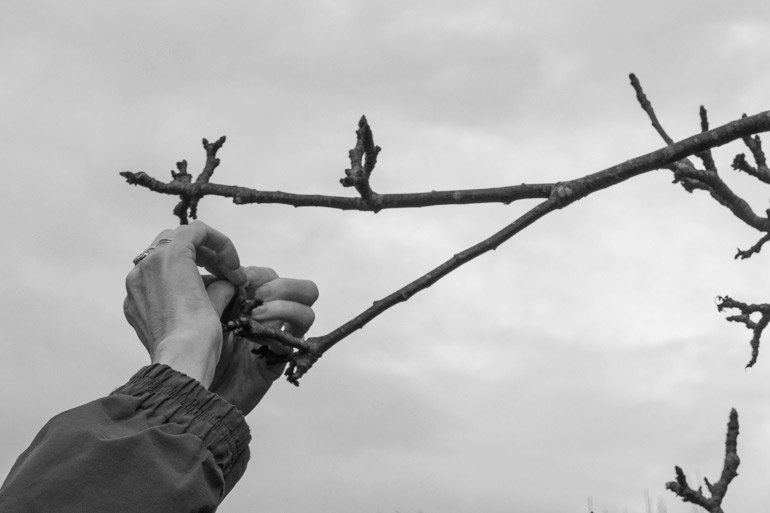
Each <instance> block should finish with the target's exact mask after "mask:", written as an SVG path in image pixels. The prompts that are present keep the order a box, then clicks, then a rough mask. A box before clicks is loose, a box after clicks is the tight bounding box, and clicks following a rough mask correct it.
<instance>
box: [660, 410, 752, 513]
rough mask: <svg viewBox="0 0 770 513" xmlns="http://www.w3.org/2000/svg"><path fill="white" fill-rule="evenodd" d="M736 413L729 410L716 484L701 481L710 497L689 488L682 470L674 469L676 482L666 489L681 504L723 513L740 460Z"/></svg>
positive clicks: (714, 512) (700, 491) (713, 512)
mask: <svg viewBox="0 0 770 513" xmlns="http://www.w3.org/2000/svg"><path fill="white" fill-rule="evenodd" d="M738 431H739V425H738V412H737V411H736V410H735V408H733V409H732V410H730V420H729V421H728V423H727V437H726V440H725V460H724V464H723V466H722V474H721V476H720V478H719V481H717V482H716V483H713V484H712V483H711V482H709V480H708V479H704V480H703V481H704V482H705V483H706V487H707V488H708V490H709V493H710V494H711V497H706V496H704V495H703V489H702V487H700V486H699V487H698V489H697V490H693V489H692V488H690V485H689V484H688V483H687V478H686V477H685V475H684V472H682V469H681V468H679V467H678V466H677V467H674V470H675V472H676V481H671V482H669V483H666V489H667V490H670V491H672V492H674V493H675V494H676V495H677V496H678V497H679V498H680V499H682V501H683V502H690V503H692V504H696V505H698V506H700V507H701V508H703V509H705V510H706V511H708V512H709V513H724V511H723V510H722V501H723V500H724V498H725V494H727V488H728V487H729V486H730V483H731V482H732V480H733V479H734V478H735V477H736V476H737V475H738V466H739V465H740V463H741V459H740V458H739V457H738Z"/></svg>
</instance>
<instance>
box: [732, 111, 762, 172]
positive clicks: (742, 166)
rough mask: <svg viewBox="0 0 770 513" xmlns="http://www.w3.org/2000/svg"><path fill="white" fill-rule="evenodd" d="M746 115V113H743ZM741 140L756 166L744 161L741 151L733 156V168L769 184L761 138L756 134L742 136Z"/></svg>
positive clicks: (744, 156) (744, 157)
mask: <svg viewBox="0 0 770 513" xmlns="http://www.w3.org/2000/svg"><path fill="white" fill-rule="evenodd" d="M743 117H744V118H745V117H746V114H744V115H743ZM743 142H744V144H746V146H747V147H748V148H749V151H751V155H752V156H753V157H754V162H756V164H757V167H754V166H752V165H751V164H749V163H748V161H746V155H745V154H743V153H741V154H739V155H736V156H735V159H734V160H733V169H735V170H736V171H743V172H744V173H746V174H748V175H751V176H753V177H754V178H756V179H757V180H759V181H761V182H764V183H766V184H770V169H768V167H767V160H766V159H765V152H764V151H762V140H761V139H760V138H759V136H758V135H756V136H754V137H751V136H748V135H747V136H745V137H743Z"/></svg>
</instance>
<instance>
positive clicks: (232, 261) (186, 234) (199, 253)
mask: <svg viewBox="0 0 770 513" xmlns="http://www.w3.org/2000/svg"><path fill="white" fill-rule="evenodd" d="M159 243H160V245H159ZM173 246H176V247H180V246H181V247H185V246H186V247H189V248H190V249H192V251H193V258H194V259H195V264H196V265H198V266H200V267H205V268H206V270H208V271H209V272H210V273H212V274H214V275H216V276H219V277H220V278H224V279H226V280H228V281H229V282H230V283H232V284H233V285H235V286H236V287H243V286H246V284H247V283H248V277H247V275H246V271H245V269H243V268H242V267H241V263H240V258H239V257H238V252H237V251H236V249H235V245H234V244H233V242H232V241H231V240H230V239H229V238H228V237H227V236H226V235H225V234H223V233H222V232H220V231H218V230H215V229H214V228H212V227H210V226H208V225H206V224H205V223H203V222H201V221H193V222H192V223H191V224H189V225H184V226H179V227H177V228H174V229H173V230H163V231H162V232H161V233H160V234H159V235H158V236H157V237H156V238H155V240H154V241H153V244H152V246H150V247H151V248H155V250H154V251H153V252H157V251H161V250H165V248H166V247H169V248H171V247H173Z"/></svg>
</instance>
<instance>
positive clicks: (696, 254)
mask: <svg viewBox="0 0 770 513" xmlns="http://www.w3.org/2000/svg"><path fill="white" fill-rule="evenodd" d="M767 62H770V4H768V3H767V2H761V1H759V0H750V1H740V0H739V1H735V2H730V3H728V2H716V1H711V0H706V1H699V2H685V1H680V0H667V1H658V0H652V1H647V2H629V1H625V0H612V1H610V0H595V1H566V0H537V1H534V0H521V1H516V2H513V1H509V2H504V1H493V0H474V1H472V2H470V1H467V2H461V1H452V2H450V1H438V0H434V1H425V0H412V1H409V2H405V1H399V0H391V1H389V2H379V1H359V2H353V1H344V0H316V1H312V2H311V1H283V2H277V1H260V2H248V1H222V2H204V1H198V0H187V1H184V2H182V1H163V0H161V1H156V2H136V1H133V2H129V1H122V0H116V1H109V2H107V1H96V0H93V1H82V0H70V1H68V2H53V1H32V2H31V1H18V0H6V1H4V2H3V8H2V15H1V16H0V70H2V71H1V73H2V80H0V94H1V95H2V96H1V97H2V102H0V145H1V147H2V151H0V162H1V163H2V169H3V175H4V178H3V186H2V188H0V208H1V209H2V214H3V216H2V217H3V221H4V223H3V224H4V228H3V231H4V233H5V236H4V243H3V250H2V252H0V269H2V271H1V272H2V282H3V284H4V286H3V287H2V303H1V304H0V320H1V322H0V330H1V331H0V334H1V336H0V344H1V345H0V348H2V357H1V358H0V387H2V389H3V390H5V394H3V399H2V408H3V411H4V419H5V422H2V423H0V473H5V472H7V470H8V469H9V468H10V466H11V465H12V464H13V461H14V460H15V458H16V456H17V455H18V454H19V453H20V452H21V451H22V450H23V449H24V448H25V447H26V446H27V445H28V443H29V442H30V441H31V439H32V437H33V436H34V434H35V433H36V431H37V430H38V429H39V428H40V427H41V426H42V424H43V423H44V422H45V421H46V420H47V419H48V418H50V417H51V416H52V415H54V414H55V413H58V412H59V411H62V410H64V409H67V408H71V407H74V406H76V405H78V404H81V403H83V402H86V401H89V400H92V399H95V398H97V397H99V396H101V395H104V394H107V393H109V392H110V391H111V390H112V389H113V388H115V387H117V386H119V385H121V384H122V383H124V382H125V381H126V380H127V379H128V378H129V377H130V376H131V375H132V374H133V373H134V372H135V371H136V370H137V369H139V368H140V367H141V366H143V365H145V364H147V363H148V358H147V356H146V354H145V352H144V349H143V347H142V346H141V344H140V343H139V342H138V340H137V339H136V337H135V335H134V333H133V331H132V329H131V328H130V326H129V325H128V324H127V323H126V322H125V319H124V317H123V312H122V301H123V297H124V293H125V292H124V290H125V289H124V277H125V275H126V273H127V272H128V270H129V269H130V267H131V259H132V258H133V257H134V256H135V255H136V254H137V253H139V252H140V251H141V250H143V249H144V248H145V247H146V246H147V245H148V244H149V243H150V242H151V241H152V239H153V238H154V237H155V235H156V234H157V233H158V232H159V231H160V230H162V229H163V228H166V227H169V226H173V225H174V224H175V223H176V219H175V218H174V217H173V216H172V214H171V210H172V208H173V206H174V204H175V199H174V198H172V197H169V196H161V195H158V194H154V193H150V192H148V191H147V190H145V189H140V188H134V187H130V186H128V185H127V184H126V183H125V182H124V180H123V179H122V178H121V177H120V176H119V175H118V173H119V172H120V171H124V170H131V171H146V172H148V173H150V174H152V175H153V176H155V177H156V178H162V179H164V180H165V179H167V178H168V177H169V170H170V169H172V168H173V167H174V163H175V162H176V161H177V160H181V159H183V158H185V159H187V160H188V161H189V162H190V167H191V169H193V170H197V169H200V167H201V166H202V163H203V157H204V153H203V150H202V149H201V147H200V140H201V138H203V137H207V138H209V139H216V138H217V137H219V136H221V135H227V143H226V144H225V146H224V147H223V149H222V150H221V152H220V157H221V159H222V164H221V165H220V167H219V168H218V169H217V171H216V173H215V175H214V179H213V181H215V182H218V183H226V184H236V185H242V186H247V187H253V188H257V189H262V190H283V191H290V192H301V193H318V194H334V195H339V194H350V195H353V194H354V191H350V190H346V189H345V190H343V189H341V187H340V185H339V178H341V177H342V176H343V170H344V169H345V167H348V165H349V162H348V160H347V150H348V149H349V148H351V147H352V145H353V144H354V142H355V135H354V133H353V132H354V130H355V128H356V123H357V121H358V119H359V117H360V116H361V115H362V114H366V116H367V118H368V119H369V121H370V122H371V124H372V127H373V130H374V135H375V140H376V142H377V143H378V144H379V145H380V146H382V147H383V150H382V153H381V154H380V158H379V163H378V166H377V169H376V171H375V174H374V176H373V182H372V185H373V187H374V188H375V190H377V191H378V192H383V193H385V192H418V191H427V190H432V189H459V188H480V187H494V186H503V185H514V184H519V183H524V182H527V183H531V182H555V181H560V180H568V179H572V178H576V177H579V176H582V175H585V174H588V173H591V172H595V171H599V170H601V169H604V168H606V167H609V166H611V165H613V164H617V163H619V162H623V161H625V160H627V159H630V158H632V157H636V156H639V155H642V154H644V153H647V152H649V151H653V150H656V149H658V148H660V147H661V146H662V142H661V140H660V139H659V138H658V136H657V135H656V134H655V132H654V131H653V129H652V127H651V126H650V123H649V121H648V119H647V118H646V116H645V115H644V113H643V112H642V111H641V109H640V108H639V107H638V105H637V103H636V99H635V97H634V93H633V90H632V89H631V87H630V85H629V83H628V74H629V73H630V72H634V73H636V74H637V75H638V76H639V78H640V80H641V81H642V84H643V85H644V86H645V89H646V91H647V94H648V96H649V98H650V99H651V101H652V102H653V104H654V106H655V107H656V109H657V112H658V115H659V118H660V119H661V122H662V123H663V124H664V125H665V126H666V128H667V129H668V131H669V133H670V134H671V135H672V137H673V138H674V139H682V138H685V137H687V136H690V135H693V134H694V133H696V132H697V131H699V129H700V126H699V119H698V108H699V106H700V105H705V106H706V107H707V108H708V109H709V114H710V118H711V123H712V126H717V125H720V124H723V123H726V122H728V121H731V120H734V119H736V118H738V117H740V116H741V115H742V114H743V113H748V114H754V113H757V112H760V111H764V110H767V109H768V108H770V99H769V98H768V96H767V91H768V86H769V85H770V70H769V69H768V68H767V66H766V64H767ZM744 151H745V149H744V148H743V147H741V146H740V145H739V144H732V145H729V146H726V147H725V148H722V149H719V150H717V151H716V152H715V158H716V161H717V164H718V165H719V166H720V170H721V172H722V174H723V175H724V176H725V178H726V180H728V182H729V183H730V184H731V186H733V187H734V188H735V190H736V191H739V192H740V193H741V194H743V195H744V196H745V197H746V198H747V199H748V200H749V201H751V202H752V205H753V206H754V208H755V210H756V211H758V212H763V211H764V209H765V208H766V207H767V195H766V193H765V192H764V190H763V189H761V187H759V186H758V184H757V183H754V182H752V181H751V180H749V179H748V178H747V177H745V176H739V175H737V173H736V172H735V171H733V170H732V169H730V162H731V161H732V158H733V156H734V155H735V154H736V153H738V152H744ZM535 204H536V203H535V202H534V201H524V202H516V203H514V204H511V205H508V206H504V205H468V206H462V207H435V208H430V209H415V210H392V211H383V212H381V213H379V214H376V215H373V214H371V213H362V212H340V211H334V210H324V209H311V208H297V209H295V208H292V207H287V206H280V205H276V206H256V205H251V206H236V205H233V204H232V203H231V202H229V201H227V200H224V199H221V198H206V199H204V200H203V201H202V202H201V206H200V211H199V214H200V218H201V219H202V220H204V221H205V222H207V223H209V224H211V225H212V226H214V227H216V228H218V229H220V230H221V231H223V232H225V233H227V234H228V235H229V236H230V237H231V238H232V239H233V240H234V241H235V243H236V245H237V247H238V249H239V253H240V255H241V258H242V260H243V261H244V263H246V264H250V265H264V266H270V267H273V268H274V269H275V270H276V271H277V272H278V273H279V274H281V275H284V276H291V277H299V278H309V279H313V280H314V281H316V283H317V284H318V286H319V289H320V291H321V298H320V300H319V301H318V303H317V304H316V308H315V310H316V314H317V320H316V325H315V326H314V327H313V329H312V330H311V332H310V335H319V334H324V333H327V332H329V331H331V330H332V329H334V328H335V327H337V326H338V325H340V324H342V323H343V322H344V321H346V320H348V319H350V318H351V317H353V316H354V315H356V314H357V313H359V312H360V311H361V310H363V309H364V308H366V307H367V306H368V305H369V304H371V302H372V301H374V300H377V299H379V298H381V297H383V296H385V295H387V294H389V293H390V292H392V291H393V290H395V289H396V288H398V287H400V286H401V285H403V284H405V283H407V282H409V281H411V280H413V279H414V278H416V277H418V276H420V275H421V274H423V273H425V272H427V271H428V270H430V269H432V268H433V267H435V266H437V265H438V264H440V263H442V262H443V261H445V260H446V259H448V258H449V257H451V256H452V255H453V254H454V253H457V252H459V251H461V250H463V249H465V248H466V247H468V246H470V245H472V244H475V243H477V242H478V241H480V240H481V239H483V238H486V237H487V236H489V235H491V234H492V233H494V232H495V231H497V230H499V229H500V228H502V227H503V226H505V225H506V224H508V223H510V222H511V221H513V220H514V219H516V218H517V217H518V216H519V215H521V214H522V213H523V212H525V211H526V210H527V209H529V208H531V207H532V206H534V205H535ZM757 239H758V235H757V233H756V232H754V231H753V230H752V229H750V228H748V227H746V226H745V225H743V224H742V223H740V222H739V221H738V220H737V219H735V218H733V217H732V216H731V214H730V213H729V212H727V211H726V210H725V209H724V208H722V207H721V206H719V205H718V204H716V202H714V201H713V200H711V199H710V198H709V197H707V196H706V195H705V194H692V195H688V194H687V193H686V192H684V191H683V190H682V189H681V188H680V187H678V186H675V185H672V184H671V176H670V173H669V172H668V171H665V170H664V171H658V172H652V173H649V174H647V175H643V176H640V177H637V178H635V179H632V180H630V181H628V182H626V183H623V184H621V185H618V186H616V187H613V188H611V189H608V190H605V191H602V192H600V193H597V194H595V195H592V196H590V197H589V198H587V199H585V200H582V201H581V202H579V203H576V204H573V205H571V206H570V207H569V208H567V209H564V210H562V211H559V212H556V213H554V214H552V215H550V216H548V217H546V218H544V219H543V220H541V221H539V222H537V223H536V224H535V225H534V226H532V227H530V228H528V229H527V230H525V231H524V232H522V233H521V234H520V235H519V236H516V237H515V238H514V239H512V240H511V241H509V242H508V243H506V244H505V245H503V246H501V247H500V248H498V250H497V251H495V252H492V253H491V254H487V255H484V256H482V257H481V258H479V259H478V260H476V261H474V262H471V263H470V264H468V265H466V266H465V267H463V268H461V269H459V270H458V271H456V272H455V273H453V274H451V275H450V276H448V277H447V278H445V279H443V280H442V281H441V282H439V283H438V284H436V285H435V286H433V287H431V288H430V289H428V290H426V291H424V292H422V293H420V294H419V295H417V296H415V297H414V298H412V299H410V300H409V302H408V303H406V304H402V305H399V306H397V307H395V308H394V309H392V310H391V311H389V312H387V313H385V314H384V315H382V316H381V317H379V318H378V319H376V320H375V321H373V322H372V323H371V324H370V325H368V326H367V327H366V328H364V329H363V330H362V331H360V332H357V333H355V334H354V335H353V336H351V337H350V338H349V339H347V340H345V341H343V342H342V343H340V345H339V346H337V347H335V348H334V349H333V350H332V351H331V352H329V353H328V354H327V355H326V356H325V357H324V358H323V359H322V360H321V361H320V362H319V363H318V364H317V366H316V367H315V368H313V369H312V371H311V372H310V373H309V374H308V375H307V376H306V377H305V378H304V379H303V382H302V385H301V386H300V387H299V388H298V389H296V388H294V387H292V386H291V385H289V384H287V383H285V382H279V383H277V384H276V385H275V386H274V388H273V390H271V392H270V394H269V395H268V397H267V398H266V399H265V400H264V401H263V403H262V404H260V405H259V406H258V407H257V409H256V410H255V411H254V412H253V413H252V414H251V415H250V416H249V417H248V420H249V423H250V425H251V428H252V433H253V437H254V440H253V442H252V446H251V448H252V461H251V465H250V468H249V469H248V471H247V474H246V475H245V477H244V478H243V480H242V481H241V483H240V484H239V486H238V487H237V488H236V489H235V491H234V492H233V493H232V494H231V495H230V496H229V497H228V498H227V499H226V501H225V502H224V504H223V505H222V507H221V508H220V511H222V512H223V513H234V512H241V511H262V512H270V513H296V512H304V511H315V512H336V513H354V512H355V513H362V512H371V513H387V512H396V511H398V512H402V513H406V512H414V513H416V512H423V513H456V512H457V513H459V512H466V511H484V512H489V513H497V512H512V511H513V512H528V513H557V512H568V511H569V512H585V511H587V508H588V498H589V497H591V498H592V502H593V505H594V508H595V510H596V511H605V510H606V511H608V512H618V513H620V512H623V511H627V512H628V513H632V512H644V511H646V510H645V490H647V493H648V494H649V496H650V498H651V500H652V501H653V502H654V503H657V502H658V500H659V498H662V500H663V501H665V505H666V507H667V510H668V512H670V513H689V512H692V511H693V509H692V507H691V506H690V505H684V504H681V503H680V502H679V501H678V500H676V499H675V498H674V497H673V495H671V494H670V493H669V492H666V491H665V489H664V484H665V483H666V482H667V481H670V480H671V479H673V477H674V473H673V467H674V465H680V466H682V467H683V468H684V469H685V470H686V472H687V473H688V476H690V478H691V481H694V480H695V479H696V478H697V477H698V476H700V477H703V476H708V477H709V478H712V479H713V480H716V479H717V478H718V475H719V472H720V470H721V464H722V456H723V452H724V445H723V441H724V434H725V425H726V422H727V417H728V413H729V410H730V408H731V407H735V408H737V409H738V412H739V414H740V420H741V435H740V438H739V453H740V456H741V460H742V463H741V468H740V476H739V477H738V478H737V479H736V481H735V482H734V484H733V485H732V486H731V488H730V492H729V494H728V497H727V499H726V501H725V503H724V506H725V509H726V510H729V511H756V510H757V507H758V506H759V505H763V504H767V503H768V502H770V489H768V487H767V485H766V469H767V465H768V463H770V443H768V442H769V441H770V406H769V405H770V387H768V385H770V362H768V361H766V359H767V358H763V355H762V354H760V360H759V363H758V364H757V366H756V367H755V368H753V369H750V370H748V371H746V370H744V365H745V364H746V362H747V361H748V359H749V347H748V340H749V333H748V332H747V331H746V330H745V329H743V328H742V327H740V326H737V325H734V324H729V323H727V322H725V320H724V315H722V314H719V313H718V312H717V311H716V308H715V306H714V298H715V296H717V295H720V294H730V295H732V296H734V297H737V298H740V299H744V300H746V301H750V302H764V301H768V300H770V293H766V292H764V291H763V290H764V289H763V287H764V286H766V284H767V283H770V271H768V268H767V266H766V263H765V262H766V258H767V256H766V255H764V254H760V255H758V256H757V257H755V258H753V259H751V260H749V261H743V262H739V261H735V260H734V259H733V256H734V254H735V248H736V247H742V248H745V247H748V246H750V245H752V244H753V243H754V242H755V241H756V240H757Z"/></svg>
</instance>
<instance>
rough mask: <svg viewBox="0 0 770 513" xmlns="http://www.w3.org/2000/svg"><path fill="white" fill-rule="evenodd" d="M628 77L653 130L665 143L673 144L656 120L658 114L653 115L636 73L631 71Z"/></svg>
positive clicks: (653, 112)
mask: <svg viewBox="0 0 770 513" xmlns="http://www.w3.org/2000/svg"><path fill="white" fill-rule="evenodd" d="M628 78H630V79H631V87H633V88H634V91H636V99H637V100H638V101H639V105H641V106H642V109H643V110H644V112H646V113H647V116H648V117H649V118H650V122H651V123H652V126H653V128H655V131H657V132H658V134H660V136H661V137H662V138H663V140H664V141H666V144H669V145H670V144H674V140H673V139H672V138H671V137H669V136H668V134H667V133H666V131H665V130H663V127H662V126H661V125H660V123H659V122H658V116H656V115H655V110H654V109H653V108H652V104H651V103H650V101H649V100H648V99H647V95H646V94H644V90H643V89H642V84H640V83H639V79H638V78H636V75H634V74H633V73H631V74H629V75H628Z"/></svg>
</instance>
